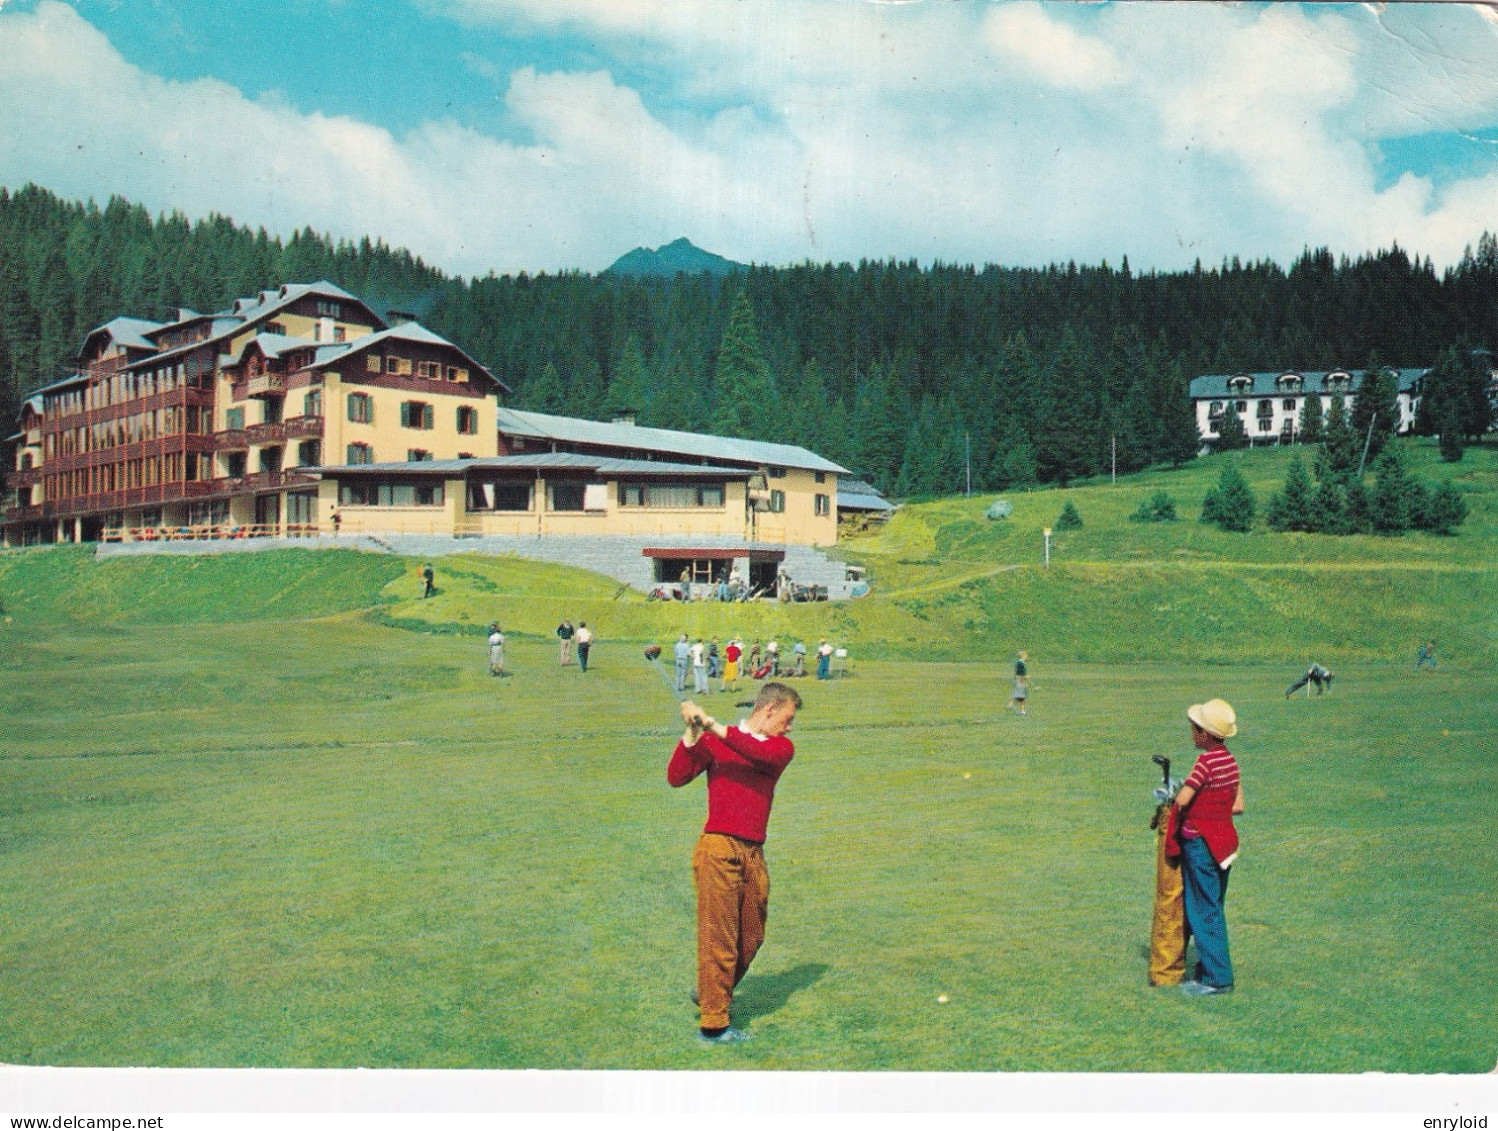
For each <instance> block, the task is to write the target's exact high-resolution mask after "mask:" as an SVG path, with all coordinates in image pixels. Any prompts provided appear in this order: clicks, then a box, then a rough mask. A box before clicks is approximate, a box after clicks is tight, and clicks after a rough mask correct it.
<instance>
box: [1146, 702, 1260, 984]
mask: <svg viewBox="0 0 1498 1131" xmlns="http://www.w3.org/2000/svg"><path fill="white" fill-rule="evenodd" d="M1186 717H1187V719H1189V720H1190V721H1191V741H1192V743H1193V744H1194V745H1195V746H1196V748H1197V749H1198V750H1200V751H1201V753H1200V754H1198V755H1197V758H1196V765H1195V766H1193V767H1192V768H1191V773H1190V774H1189V775H1187V777H1186V781H1185V783H1184V784H1182V786H1181V788H1180V791H1179V792H1178V793H1177V794H1176V799H1175V805H1174V806H1173V807H1172V808H1171V811H1170V826H1169V828H1168V830H1167V832H1166V836H1165V851H1166V852H1167V854H1169V855H1172V856H1179V857H1180V860H1181V882H1182V886H1183V887H1184V888H1185V896H1186V929H1187V932H1188V933H1189V934H1190V935H1194V936H1196V953H1197V959H1198V961H1197V964H1196V977H1195V978H1194V979H1193V980H1192V981H1189V982H1186V983H1184V984H1183V985H1182V986H1181V989H1182V990H1183V991H1185V992H1186V993H1188V994H1191V995H1192V996H1205V995H1207V994H1226V993H1232V991H1233V961H1232V958H1231V956H1230V954H1229V952H1228V924H1227V916H1226V914H1225V911H1224V904H1225V903H1226V901H1227V894H1228V874H1229V871H1230V869H1231V868H1232V866H1233V861H1234V860H1236V859H1237V858H1238V830H1237V828H1236V827H1234V825H1233V818H1234V817H1235V816H1237V815H1238V814H1239V813H1242V812H1243V781H1242V778H1241V775H1240V774H1239V772H1238V763H1237V762H1236V761H1235V760H1234V758H1233V756H1232V754H1230V753H1228V748H1227V744H1226V740H1227V739H1229V738H1232V737H1233V735H1235V734H1237V733H1238V719H1237V715H1236V714H1235V713H1234V712H1233V708H1232V707H1231V706H1230V705H1229V704H1228V703H1227V702H1226V701H1224V700H1222V699H1211V700H1209V701H1207V702H1206V703H1195V704H1193V705H1192V706H1191V707H1189V708H1188V709H1187V711H1186Z"/></svg>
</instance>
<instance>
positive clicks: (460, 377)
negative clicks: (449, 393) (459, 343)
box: [447, 365, 468, 381]
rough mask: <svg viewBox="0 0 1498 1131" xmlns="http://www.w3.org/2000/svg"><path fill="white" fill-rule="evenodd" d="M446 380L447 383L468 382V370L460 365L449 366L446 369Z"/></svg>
mask: <svg viewBox="0 0 1498 1131" xmlns="http://www.w3.org/2000/svg"><path fill="white" fill-rule="evenodd" d="M447 379H448V380H449V381H466V380H468V370H467V369H465V368H464V367H463V366H461V365H449V366H448V367H447Z"/></svg>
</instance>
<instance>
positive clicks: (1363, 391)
mask: <svg viewBox="0 0 1498 1131" xmlns="http://www.w3.org/2000/svg"><path fill="white" fill-rule="evenodd" d="M1348 426H1349V427H1350V428H1351V429H1352V433H1353V436H1354V437H1355V438H1356V441H1357V449H1358V457H1359V459H1361V458H1362V452H1363V448H1364V446H1365V445H1366V447H1367V449H1368V459H1370V460H1372V459H1376V458H1377V457H1378V454H1379V453H1380V452H1382V451H1383V450H1384V445H1386V444H1387V443H1388V442H1389V440H1390V439H1392V438H1393V436H1394V435H1395V433H1396V432H1397V431H1398V428H1399V383H1398V379H1397V378H1396V376H1395V374H1394V371H1393V370H1392V369H1389V368H1388V367H1387V366H1385V365H1383V364H1382V363H1381V362H1380V361H1379V359H1378V355H1377V354H1374V355H1373V356H1372V357H1370V358H1369V359H1368V365H1367V366H1366V367H1365V368H1364V370H1363V377H1362V380H1361V381H1360V382H1359V384H1358V390H1357V392H1356V393H1355V394H1354V395H1353V398H1352V414H1351V417H1350V419H1349V420H1348Z"/></svg>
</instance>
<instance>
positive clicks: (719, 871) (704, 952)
mask: <svg viewBox="0 0 1498 1131" xmlns="http://www.w3.org/2000/svg"><path fill="white" fill-rule="evenodd" d="M692 878H693V879H694V880H695V881H696V883H697V1000H698V1002H699V1004H700V1008H701V1011H702V1015H701V1016H702V1019H701V1025H702V1028H704V1029H721V1028H723V1027H724V1026H725V1025H727V1024H728V1023H729V1016H728V1010H729V1006H730V1005H732V1003H733V990H734V987H735V986H737V985H738V984H739V982H740V981H742V980H743V977H744V974H745V972H746V971H748V969H749V964H750V963H751V962H753V961H754V956H755V955H756V954H757V953H759V948H760V944H761V943H763V942H764V941H765V917H766V915H767V914H768V912H769V910H770V873H769V870H768V869H767V868H766V867H765V854H764V849H763V848H761V847H760V846H759V845H757V844H754V843H752V842H750V841H747V840H740V839H739V838H738V837H736V836H728V835H726V834H724V833H703V834H702V836H700V837H699V838H698V839H697V847H696V849H695V850H694V851H693V853H692Z"/></svg>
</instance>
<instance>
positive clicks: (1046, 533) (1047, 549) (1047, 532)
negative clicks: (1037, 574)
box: [1045, 526, 1051, 565]
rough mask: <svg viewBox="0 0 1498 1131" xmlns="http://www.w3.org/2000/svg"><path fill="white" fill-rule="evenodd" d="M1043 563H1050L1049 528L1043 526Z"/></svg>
mask: <svg viewBox="0 0 1498 1131" xmlns="http://www.w3.org/2000/svg"><path fill="white" fill-rule="evenodd" d="M1045 564H1046V565H1050V564H1051V528H1050V527H1049V526H1047V527H1046V528H1045Z"/></svg>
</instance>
